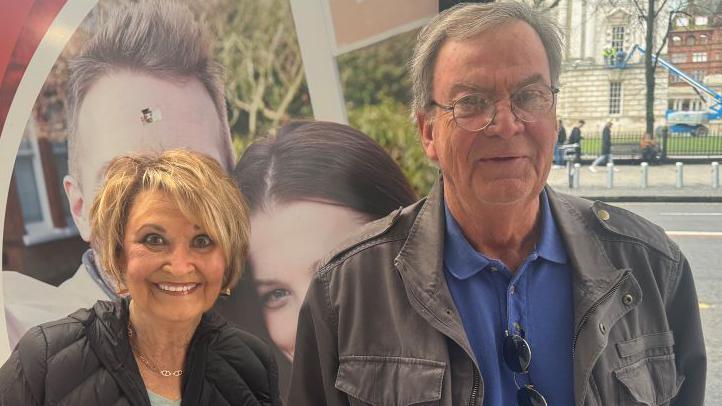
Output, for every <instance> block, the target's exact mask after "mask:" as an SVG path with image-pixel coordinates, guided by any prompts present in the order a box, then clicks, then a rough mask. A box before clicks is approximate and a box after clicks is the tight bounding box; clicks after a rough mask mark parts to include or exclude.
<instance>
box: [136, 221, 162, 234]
mask: <svg viewBox="0 0 722 406" xmlns="http://www.w3.org/2000/svg"><path fill="white" fill-rule="evenodd" d="M146 228H150V229H152V230H154V231H159V232H161V233H164V232H165V228H163V226H161V225H160V224H154V223H149V224H143V225H142V226H140V227H138V231H140V230H144V229H146Z"/></svg>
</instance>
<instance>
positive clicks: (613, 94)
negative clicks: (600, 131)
mask: <svg viewBox="0 0 722 406" xmlns="http://www.w3.org/2000/svg"><path fill="white" fill-rule="evenodd" d="M621 112H622V82H609V114H620V113H621Z"/></svg>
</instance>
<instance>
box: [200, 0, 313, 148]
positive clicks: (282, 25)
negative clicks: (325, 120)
mask: <svg viewBox="0 0 722 406" xmlns="http://www.w3.org/2000/svg"><path fill="white" fill-rule="evenodd" d="M194 7H195V8H197V9H198V11H199V13H200V14H201V15H203V17H204V18H205V20H206V21H207V22H208V23H209V26H210V28H211V30H212V31H213V34H214V37H215V39H216V44H215V47H216V54H217V57H218V60H219V61H220V62H221V63H222V64H223V65H224V66H225V68H226V89H227V90H226V98H227V101H228V109H229V115H228V120H229V124H230V125H231V128H232V129H233V130H234V135H235V136H242V137H243V138H244V140H243V144H247V143H248V142H250V141H251V140H252V139H253V138H255V137H256V136H258V135H260V134H263V133H265V132H266V131H267V130H268V129H270V128H273V127H276V126H277V125H278V124H279V123H280V122H282V121H284V120H285V119H287V118H288V115H289V109H290V108H291V106H292V104H293V103H294V102H297V104H298V103H299V98H300V97H302V96H303V85H304V78H305V76H304V71H303V63H302V60H301V54H300V51H299V48H298V42H297V39H296V32H295V28H294V25H293V19H292V16H291V10H290V7H289V4H288V1H287V0H267V1H257V0H210V1H204V2H197V3H195V5H194ZM301 104H302V103H301ZM299 109H300V110H303V106H301V107H299ZM299 109H297V110H299ZM296 113H298V112H296ZM299 114H300V115H305V114H303V113H299ZM308 114H310V108H308Z"/></svg>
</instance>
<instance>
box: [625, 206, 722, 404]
mask: <svg viewBox="0 0 722 406" xmlns="http://www.w3.org/2000/svg"><path fill="white" fill-rule="evenodd" d="M615 205H616V206H620V207H623V208H625V209H627V210H630V211H632V212H635V213H637V214H639V215H641V216H643V217H645V218H647V219H649V220H651V221H653V222H655V223H657V224H658V225H660V226H661V227H662V228H664V229H665V230H666V231H667V234H668V235H669V236H670V237H671V238H672V239H673V240H674V241H675V242H676V243H677V244H678V245H679V246H680V248H681V249H682V252H684V254H685V255H686V257H687V259H688V260H689V263H690V265H691V267H692V273H693V274H694V281H695V285H696V287H697V296H698V298H699V302H700V313H701V315H702V328H703V330H704V338H705V343H706V346H707V363H708V364H707V391H706V396H705V398H706V399H707V400H706V402H705V404H706V405H722V385H721V384H722V203H616V204H615Z"/></svg>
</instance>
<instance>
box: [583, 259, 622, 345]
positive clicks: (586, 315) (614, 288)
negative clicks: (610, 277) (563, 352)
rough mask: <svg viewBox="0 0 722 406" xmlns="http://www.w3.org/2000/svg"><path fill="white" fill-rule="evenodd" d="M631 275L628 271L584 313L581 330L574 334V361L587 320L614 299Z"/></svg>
mask: <svg viewBox="0 0 722 406" xmlns="http://www.w3.org/2000/svg"><path fill="white" fill-rule="evenodd" d="M629 275H630V272H629V271H626V272H625V273H624V275H622V277H621V278H620V279H619V280H618V281H617V283H615V284H614V286H612V289H610V290H609V291H608V292H607V293H605V294H604V296H602V297H601V298H600V299H599V300H597V301H596V302H594V304H593V305H592V307H590V308H589V310H587V312H586V313H584V317H582V320H581V321H580V322H579V328H578V329H577V332H576V334H574V340H573V341H572V359H574V358H575V355H576V348H577V340H578V339H579V335H580V334H581V332H582V328H584V325H585V324H586V322H587V320H589V317H591V315H592V313H594V312H595V311H596V310H597V308H598V307H599V306H600V305H601V304H602V303H604V302H606V301H607V300H609V298H610V297H612V296H613V295H614V294H615V293H616V292H617V290H618V289H619V287H620V286H621V285H622V283H623V282H624V281H625V280H627V278H628V277H629Z"/></svg>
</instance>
